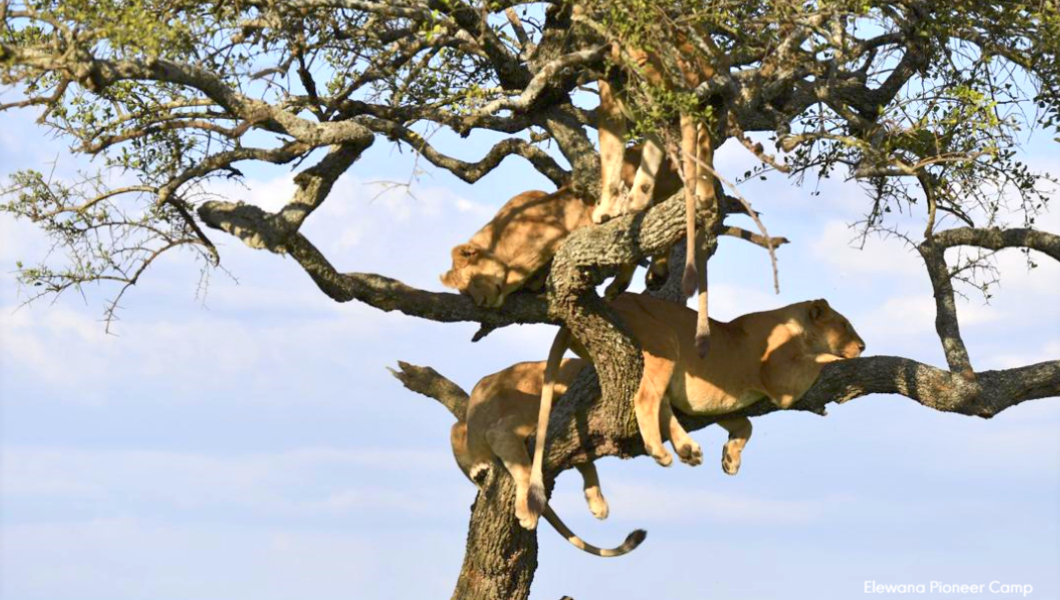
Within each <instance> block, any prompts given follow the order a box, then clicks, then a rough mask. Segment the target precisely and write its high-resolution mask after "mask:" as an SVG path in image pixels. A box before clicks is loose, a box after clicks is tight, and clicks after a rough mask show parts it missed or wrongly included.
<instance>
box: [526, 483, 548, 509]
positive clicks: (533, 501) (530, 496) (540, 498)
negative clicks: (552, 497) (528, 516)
mask: <svg viewBox="0 0 1060 600" xmlns="http://www.w3.org/2000/svg"><path fill="white" fill-rule="evenodd" d="M546 504H548V498H547V497H546V496H545V487H544V486H543V485H538V484H535V483H531V484H530V490H529V492H528V493H527V495H526V508H527V510H529V511H530V512H531V513H533V514H534V515H535V516H538V517H540V516H541V514H542V513H544V512H545V505H546Z"/></svg>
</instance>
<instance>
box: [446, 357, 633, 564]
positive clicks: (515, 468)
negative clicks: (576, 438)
mask: <svg viewBox="0 0 1060 600" xmlns="http://www.w3.org/2000/svg"><path fill="white" fill-rule="evenodd" d="M587 364H588V363H587V362H585V361H584V360H580V359H569V360H564V361H563V362H562V363H560V365H559V368H558V370H557V373H556V378H557V383H558V385H557V389H556V393H558V394H563V392H565V391H566V389H567V385H568V384H570V382H571V381H573V380H574V377H575V376H576V375H577V374H578V373H579V372H580V371H581V370H582V369H583V368H585V366H586V365H587ZM544 370H545V363H544V361H540V362H523V363H518V364H515V365H512V366H510V367H508V368H507V369H504V370H503V371H500V372H498V373H494V374H493V375H487V376H486V377H483V378H482V380H481V381H479V382H478V384H476V385H475V389H474V390H472V392H471V399H470V400H469V401H468V407H467V415H466V417H465V418H464V419H462V420H460V421H458V422H457V423H456V424H455V425H453V429H452V432H451V435H450V442H451V443H452V446H453V456H454V457H455V458H456V463H457V464H458V465H460V470H461V471H463V472H464V475H467V477H468V479H470V480H471V481H472V482H474V483H476V484H481V483H482V482H483V481H484V480H485V476H486V471H487V470H488V469H489V468H490V466H491V465H492V464H493V458H494V457H497V458H499V459H501V461H502V462H503V463H504V467H505V468H506V469H507V470H508V473H509V474H510V475H511V476H512V479H514V480H515V489H516V502H517V503H518V502H521V503H522V505H521V506H520V505H518V504H517V506H516V510H515V512H516V515H517V516H518V515H522V516H521V517H520V524H522V525H523V526H524V527H527V528H532V527H531V523H530V522H529V521H526V520H525V519H528V518H529V517H527V516H526V515H527V514H528V511H527V510H526V493H527V489H528V488H529V487H530V455H529V454H528V453H527V452H526V438H527V437H529V436H530V434H531V433H533V432H534V428H535V426H536V424H537V413H538V402H539V401H540V398H541V381H542V379H541V375H542V373H543V372H544ZM575 467H576V468H577V469H578V471H579V472H580V473H581V475H582V480H583V482H584V486H583V488H584V490H585V500H586V501H587V502H588V503H589V510H590V511H591V512H592V513H593V516H595V517H596V518H598V519H606V518H607V513H608V508H607V500H606V499H604V495H603V493H602V492H601V491H600V478H599V476H598V475H597V473H596V467H595V466H594V465H593V463H591V462H587V463H582V464H578V465H575ZM543 516H544V517H545V520H546V521H548V522H549V523H551V524H552V527H554V528H555V529H556V531H558V532H559V533H560V535H562V536H563V537H565V538H567V541H569V542H570V543H571V544H574V546H576V547H578V548H580V549H582V550H584V551H586V552H588V553H590V554H595V555H597V556H621V555H623V554H626V553H627V552H630V551H631V550H633V549H634V548H636V547H637V546H639V545H640V543H641V542H642V541H644V537H645V535H646V534H645V532H644V531H643V530H639V529H638V530H636V531H634V532H633V533H630V534H629V536H628V537H627V538H626V541H625V542H624V543H623V544H622V545H621V546H618V547H617V548H607V549H601V548H597V547H596V546H593V545H590V544H587V543H586V542H584V541H583V540H582V539H581V538H579V537H578V536H577V535H575V534H574V533H573V532H571V530H570V529H568V528H567V526H566V525H565V524H564V523H563V521H562V520H560V518H559V516H558V515H556V513H554V512H552V509H551V508H549V507H547V506H546V507H545V509H544V513H543ZM533 522H534V525H536V523H537V518H536V517H534V518H533Z"/></svg>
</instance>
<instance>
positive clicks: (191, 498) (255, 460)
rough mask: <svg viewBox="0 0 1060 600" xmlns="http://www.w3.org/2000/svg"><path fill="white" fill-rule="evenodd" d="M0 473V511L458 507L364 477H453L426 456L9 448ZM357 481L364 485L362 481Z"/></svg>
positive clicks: (302, 511) (445, 459)
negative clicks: (12, 506)
mask: <svg viewBox="0 0 1060 600" xmlns="http://www.w3.org/2000/svg"><path fill="white" fill-rule="evenodd" d="M0 464H2V465H3V469H2V473H3V485H4V495H5V497H6V498H7V499H8V501H9V502H17V501H31V502H47V503H56V502H59V503H72V504H77V505H82V506H95V507H97V508H102V507H109V510H107V511H106V512H130V511H135V510H137V509H136V505H137V504H138V503H148V504H149V505H150V506H151V507H152V511H158V510H160V509H162V508H164V507H169V508H170V509H177V510H181V511H185V512H187V511H192V512H189V513H188V514H194V511H196V510H203V509H207V508H230V509H237V510H240V511H244V512H245V511H254V512H257V513H265V514H279V515H288V516H299V515H301V516H314V515H321V514H323V513H326V514H331V515H342V514H351V513H356V511H361V510H372V511H376V512H380V513H386V514H390V515H394V514H404V515H412V514H417V515H433V514H436V513H438V512H439V511H443V510H447V509H453V508H455V507H456V506H458V505H459V499H458V496H459V494H456V493H453V494H449V498H448V499H447V500H446V501H443V502H439V501H438V500H437V499H436V498H432V497H424V496H422V495H419V494H416V493H414V492H412V491H410V490H409V489H407V487H402V486H394V487H388V486H387V485H386V484H381V483H379V481H378V479H379V478H378V477H375V476H373V475H372V474H375V475H378V474H379V473H381V472H386V471H388V470H392V469H395V468H400V469H401V470H402V471H403V472H404V473H406V474H408V473H410V472H418V471H434V470H442V469H451V470H452V471H453V472H454V473H457V468H456V466H455V464H454V463H453V460H452V457H451V456H449V455H447V454H445V453H434V452H429V451H426V450H402V449H399V448H395V449H382V448H367V449H347V448H305V449H298V450H292V451H287V452H277V453H265V454H251V455H243V456H226V455H208V454H193V453H180V452H164V451H154V450H83V449H77V448H64V447H58V448H57V447H44V448H41V447H17V446H16V447H12V448H7V449H5V452H4V455H3V457H2V462H0ZM351 475H352V477H350V476H351ZM366 476H368V477H372V479H371V481H370V482H364V481H362V479H363V478H364V477H366ZM456 480H457V477H456V476H454V478H453V481H454V482H455V481H456ZM454 489H455V488H454Z"/></svg>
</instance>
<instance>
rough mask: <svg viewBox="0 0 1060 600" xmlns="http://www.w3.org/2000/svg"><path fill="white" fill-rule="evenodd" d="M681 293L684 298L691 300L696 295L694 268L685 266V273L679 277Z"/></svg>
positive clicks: (693, 266)
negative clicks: (683, 294)
mask: <svg viewBox="0 0 1060 600" xmlns="http://www.w3.org/2000/svg"><path fill="white" fill-rule="evenodd" d="M681 291H682V292H684V293H685V298H691V297H692V296H693V295H694V294H695V293H696V266H695V265H685V273H684V275H682V277H681Z"/></svg>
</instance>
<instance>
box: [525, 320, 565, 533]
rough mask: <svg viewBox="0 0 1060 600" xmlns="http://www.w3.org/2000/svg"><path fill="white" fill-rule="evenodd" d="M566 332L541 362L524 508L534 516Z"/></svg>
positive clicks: (540, 503)
mask: <svg viewBox="0 0 1060 600" xmlns="http://www.w3.org/2000/svg"><path fill="white" fill-rule="evenodd" d="M570 335H571V333H570V330H569V329H567V328H566V327H561V328H560V330H559V332H557V333H556V339H555V340H553V341H552V349H551V350H549V352H548V362H547V363H545V377H544V382H543V383H544V385H543V386H542V388H541V407H540V409H539V410H538V415H537V437H535V438H534V462H533V465H532V466H531V468H530V491H529V493H528V495H527V509H528V510H529V511H530V512H531V513H533V514H535V515H538V516H540V515H542V514H544V511H545V507H546V505H547V504H548V499H547V497H546V496H545V477H544V462H545V437H546V435H547V433H548V418H549V415H550V414H551V413H552V398H553V396H555V393H556V376H557V375H558V373H559V366H560V361H562V360H563V354H564V353H565V352H566V351H567V347H568V346H569V345H570Z"/></svg>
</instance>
